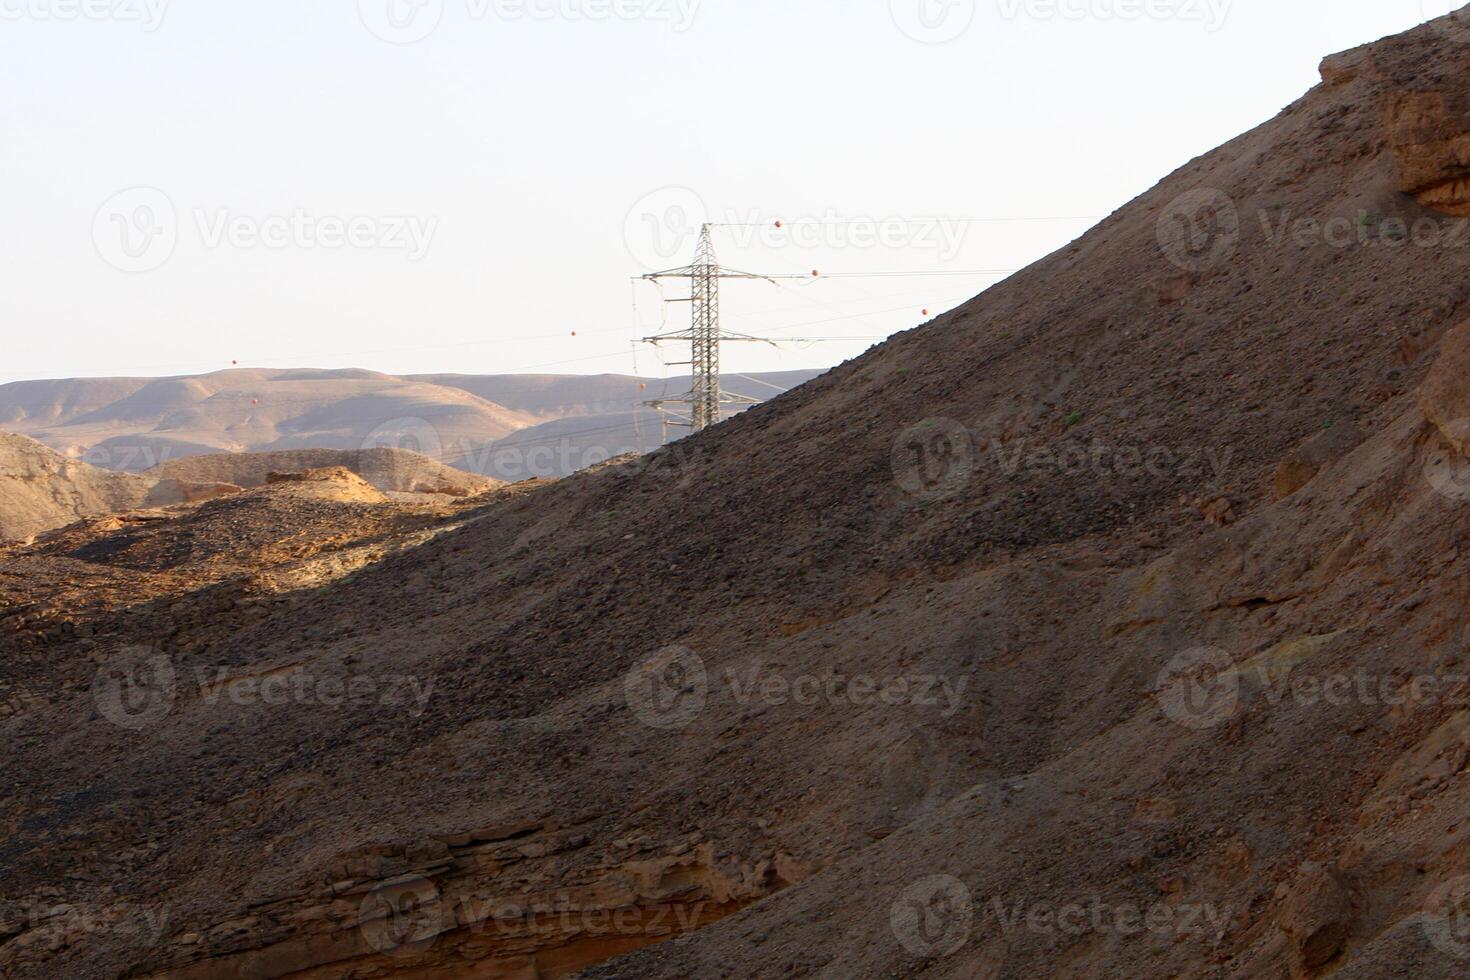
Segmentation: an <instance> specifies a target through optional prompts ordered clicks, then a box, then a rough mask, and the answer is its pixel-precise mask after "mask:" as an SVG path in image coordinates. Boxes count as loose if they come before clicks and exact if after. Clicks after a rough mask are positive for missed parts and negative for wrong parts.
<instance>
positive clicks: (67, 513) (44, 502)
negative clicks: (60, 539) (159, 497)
mask: <svg viewBox="0 0 1470 980" xmlns="http://www.w3.org/2000/svg"><path fill="white" fill-rule="evenodd" d="M151 488H152V481H149V480H144V479H141V478H139V477H135V476H129V475H127V474H123V473H114V472H112V471H110V470H104V469H101V468H99V467H96V466H89V465H87V464H86V463H82V462H78V461H76V460H71V459H66V458H65V457H63V456H61V455H59V454H58V453H55V452H53V451H52V450H50V449H48V448H47V447H45V446H43V445H41V444H40V443H38V442H36V441H35V440H33V439H27V438H26V437H25V436H19V435H14V434H12V433H8V432H0V541H7V540H12V539H15V538H28V537H31V536H32V535H35V534H39V533H41V532H42V531H47V530H50V529H51V528H54V527H60V526H61V525H63V524H69V523H71V522H72V521H74V520H76V519H77V518H80V517H86V516H88V515H90V514H105V513H111V512H113V511H119V510H127V509H130V508H133V507H138V506H141V505H142V504H143V502H144V500H145V499H146V498H147V496H148V493H149V491H150V489H151Z"/></svg>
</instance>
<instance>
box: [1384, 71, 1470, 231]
mask: <svg viewBox="0 0 1470 980" xmlns="http://www.w3.org/2000/svg"><path fill="white" fill-rule="evenodd" d="M1385 116H1386V118H1385V123H1386V127H1387V129H1388V136H1389V142H1390V143H1391V144H1392V146H1393V153H1394V158H1395V160H1396V161H1397V163H1398V174H1399V189H1400V190H1402V191H1403V192H1404V193H1405V194H1412V195H1414V197H1416V198H1418V200H1419V203H1421V204H1423V205H1424V206H1425V207H1429V208H1433V209H1434V210H1436V211H1440V212H1442V213H1444V214H1452V215H1457V216H1461V217H1464V216H1470V104H1467V100H1466V98H1465V97H1464V93H1462V92H1453V93H1451V92H1442V91H1423V92H1414V91H1409V92H1402V93H1399V94H1397V95H1396V96H1395V97H1394V98H1392V99H1391V100H1390V101H1389V102H1388V103H1387V105H1386V107H1385Z"/></svg>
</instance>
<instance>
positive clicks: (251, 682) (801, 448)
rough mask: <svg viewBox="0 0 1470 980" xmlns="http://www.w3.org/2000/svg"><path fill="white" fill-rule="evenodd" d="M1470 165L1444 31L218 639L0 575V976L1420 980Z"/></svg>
mask: <svg viewBox="0 0 1470 980" xmlns="http://www.w3.org/2000/svg"><path fill="white" fill-rule="evenodd" d="M1466 146H1470V25H1467V24H1465V23H1463V22H1461V21H1460V20H1457V19H1450V20H1444V21H1440V22H1436V23H1434V24H1432V25H1429V26H1427V27H1425V28H1423V29H1420V30H1418V31H1415V32H1411V33H1409V34H1407V35H1403V36H1400V37H1396V38H1391V39H1387V40H1385V41H1382V42H1380V43H1378V44H1375V45H1373V46H1370V47H1368V48H1364V49H1361V50H1357V51H1353V52H1348V53H1347V54H1345V55H1341V56H1337V57H1335V58H1332V59H1329V60H1328V61H1327V62H1326V63H1324V65H1323V83H1322V84H1321V85H1320V86H1318V87H1317V88H1315V89H1313V90H1312V91H1311V92H1310V93H1308V94H1307V95H1306V96H1305V97H1304V98H1302V99H1301V100H1300V101H1298V102H1297V103H1294V104H1293V105H1291V106H1290V107H1288V108H1287V109H1286V110H1285V111H1284V112H1283V113H1282V114H1281V115H1280V116H1279V117H1278V118H1276V119H1275V120H1272V121H1271V122H1269V123H1267V124H1266V125H1264V126H1263V127H1261V128H1260V129H1258V130H1256V131H1254V132H1252V133H1249V134H1246V135H1244V136H1242V137H1240V138H1239V139H1237V140H1235V141H1232V142H1231V143H1229V144H1227V145H1226V146H1224V147H1222V148H1220V149H1219V150H1217V151H1215V152H1213V153H1211V154H1208V155H1206V156H1205V157H1202V158H1200V159H1199V160H1196V161H1193V162H1191V163H1190V164H1188V165H1186V166H1185V167H1184V168H1182V169H1181V170H1180V171H1179V172H1177V173H1175V174H1173V175H1171V176H1170V177H1169V178H1167V179H1166V180H1165V181H1164V182H1163V183H1161V184H1160V185H1159V186H1158V187H1156V188H1155V189H1154V190H1152V191H1150V192H1149V193H1147V194H1145V195H1144V196H1143V197H1141V198H1140V199H1139V200H1137V201H1135V202H1133V203H1131V204H1130V205H1129V206H1127V207H1126V208H1124V209H1123V210H1121V211H1120V212H1118V213H1117V214H1115V215H1113V216H1112V217H1110V218H1109V219H1107V220H1106V221H1104V222H1103V223H1102V224H1101V225H1099V226H1098V227H1097V228H1095V229H1094V230H1092V231H1091V232H1089V233H1088V234H1087V235H1085V236H1084V237H1083V238H1081V239H1079V240H1078V241H1077V242H1076V243H1074V244H1073V245H1072V246H1070V247H1068V248H1066V249H1064V250H1062V251H1061V252H1059V253H1057V254H1055V255H1052V256H1050V257H1048V258H1047V259H1045V260H1043V261H1042V262H1041V263H1038V264H1037V265H1036V266H1034V267H1033V268H1031V269H1028V270H1026V271H1024V272H1022V273H1020V274H1018V275H1017V276H1015V277H1013V278H1012V279H1010V280H1008V281H1007V282H1005V283H1003V284H1001V285H1000V286H997V287H996V288H994V289H992V290H990V291H988V292H986V293H985V294H983V295H981V296H979V297H977V298H976V299H975V300H974V301H972V302H971V303H969V304H968V305H966V306H965V307H962V308H961V309H959V310H957V311H955V312H954V313H952V314H950V315H947V316H945V317H943V318H941V319H940V320H938V321H937V322H935V323H934V324H932V325H929V326H926V327H925V328H922V329H920V330H917V331H913V332H911V333H908V334H905V335H902V336H900V337H897V338H895V339H894V340H892V341H891V342H889V343H887V344H885V345H883V346H882V347H881V348H878V349H876V350H874V351H873V352H871V353H869V354H868V355H865V356H864V357H862V358H860V359H857V360H855V361H853V362H850V363H848V364H845V365H843V366H842V367H840V368H838V369H837V370H835V371H833V372H832V373H830V374H829V375H826V376H824V377H822V378H820V379H818V380H816V381H814V382H812V383H809V384H807V385H804V386H802V387H801V388H799V389H797V390H796V391H793V392H791V393H789V394H786V395H783V396H781V397H779V398H776V399H775V400H773V401H772V402H770V403H767V404H766V405H763V406H761V407H759V408H756V409H753V410H751V411H750V412H748V413H746V414H744V415H742V416H740V417H738V418H736V419H733V420H731V421H729V422H728V423H726V424H723V425H720V426H717V427H715V428H713V429H711V430H709V431H707V432H704V433H701V434H700V435H698V436H695V437H693V438H691V439H688V440H685V441H683V442H681V443H678V444H676V445H674V446H670V447H668V448H666V449H664V450H662V451H660V452H659V453H656V454H654V455H652V456H651V457H648V458H639V459H631V460H621V461H616V462H614V463H611V464H607V465H604V466H600V467H595V468H593V469H591V470H588V471H586V472H584V473H581V474H579V475H577V476H575V477H572V478H569V479H566V480H562V481H559V482H556V483H551V484H546V485H542V486H537V487H529V486H528V487H519V488H514V490H513V491H503V492H501V494H500V496H498V497H495V498H493V499H489V500H486V501H484V502H483V503H482V504H476V505H474V506H473V508H472V509H471V510H470V511H469V512H468V513H466V514H464V515H462V516H461V517H460V518H458V519H457V521H456V522H457V523H462V525H463V526H459V527H457V528H454V527H449V526H445V527H444V528H443V530H444V533H442V534H438V535H437V536H434V537H432V538H431V539H429V540H425V541H423V542H422V543H417V544H414V545H413V546H409V547H402V548H394V549H392V552H391V553H390V554H385V555H384V556H383V557H382V558H381V560H375V561H373V562H371V563H368V564H364V565H362V566H360V567H357V568H354V571H353V573H352V574H350V575H347V576H345V577H338V578H331V579H330V580H325V579H323V580H320V581H319V582H318V583H317V584H313V583H312V582H311V581H308V583H307V584H305V585H303V586H302V587H300V588H293V587H292V586H291V585H290V584H289V582H290V579H289V577H288V579H286V580H285V581H284V583H283V584H282V585H281V586H280V588H281V590H282V591H281V592H279V593H277V594H276V595H275V599H276V600H279V601H272V602H271V603H268V604H264V605H260V606H259V607H258V608H253V609H252V610H251V611H250V612H249V613H248V614H245V613H242V612H241V611H239V606H238V604H234V603H233V600H231V599H227V598H219V599H215V598H214V593H212V592H210V591H209V590H204V591H201V592H198V593H192V592H187V591H185V592H184V593H183V594H181V595H179V596H177V597H176V598H172V599H169V600H168V603H165V602H164V599H163V595H164V591H165V590H163V589H162V588H161V587H158V586H146V585H144V584H138V585H136V586H135V587H134V589H133V591H132V592H131V594H130V595H129V598H128V599H127V600H125V601H124V600H123V599H122V598H121V597H122V594H123V593H122V592H118V593H116V595H117V599H115V600H111V601H109V600H107V599H106V597H107V596H108V595H112V594H113V593H109V592H107V591H106V590H105V589H103V590H99V592H98V593H97V594H99V595H101V596H102V597H103V598H101V599H98V600H95V601H94V602H93V603H92V604H90V605H88V604H85V603H73V602H70V601H67V596H68V595H70V594H71V593H69V592H68V590H77V589H78V588H79V587H78V586H77V585H76V584H75V583H77V582H80V581H84V580H85V578H86V577H92V578H94V579H97V580H101V581H110V580H112V579H113V577H115V576H118V575H122V574H124V572H125V569H124V568H123V567H122V565H121V563H122V562H125V561H126V560H127V559H126V558H125V557H124V556H125V555H126V554H127V553H128V552H129V551H131V550H132V549H131V547H124V546H122V545H121V544H120V543H119V542H121V541H123V540H125V539H119V538H118V537H117V535H118V534H119V533H120V532H119V531H106V530H102V531H99V532H98V533H97V535H96V537H95V538H92V539H87V540H85V541H83V540H79V541H78V542H77V543H76V545H75V547H72V548H70V550H68V551H67V552H65V553H34V552H24V553H20V552H12V553H11V554H9V555H7V556H5V557H4V558H3V559H0V583H3V584H4V587H5V588H7V589H8V590H10V592H9V594H10V595H11V596H14V598H13V599H12V600H10V601H12V602H19V601H20V600H21V599H25V600H26V601H28V602H30V603H32V604H33V608H32V609H31V610H30V611H27V612H25V613H23V614H21V616H20V617H19V618H20V620H21V623H20V625H19V626H18V627H17V628H13V629H10V630H9V631H8V632H7V633H6V634H5V635H4V636H3V638H0V643H3V644H4V649H3V650H0V678H3V679H4V680H5V681H6V683H7V684H9V685H10V689H12V690H23V691H24V692H25V694H24V696H23V697H19V698H18V699H16V700H17V702H18V703H19V704H20V707H19V708H18V709H17V710H15V711H14V712H13V713H12V714H11V716H10V717H9V719H8V720H7V721H5V722H4V725H5V728H4V729H3V731H0V734H3V736H4V737H5V738H6V739H7V742H8V744H11V745H14V746H16V747H17V748H16V750H15V751H14V752H13V753H12V754H11V755H10V756H9V757H8V758H6V759H4V760H3V761H0V779H3V780H4V783H5V785H6V788H7V792H6V794H5V795H4V797H3V799H0V826H3V827H4V829H5V831H6V832H5V834H4V836H3V838H0V840H3V843H0V869H3V875H0V880H4V881H5V883H6V884H5V889H6V891H5V896H6V898H7V899H8V900H9V903H10V904H9V906H8V907H7V911H6V914H5V915H3V916H0V921H3V922H5V923H7V924H6V925H0V966H3V968H4V969H5V971H6V972H7V973H13V974H15V975H17V976H55V975H76V976H119V975H122V976H159V977H191V978H192V977H217V976H255V977H271V976H287V975H291V976H307V977H339V978H340V977H348V976H417V977H470V976H476V977H556V976H566V975H570V974H572V973H576V972H579V971H580V972H581V973H582V974H583V975H586V976H591V977H608V978H612V977H619V978H620V977H640V978H642V977H687V976H726V977H745V976H762V977H764V976H829V977H848V976H864V977H866V976H894V977H899V976H902V977H910V976H924V977H976V976H980V977H1033V976H1075V977H1134V976H1188V977H1222V978H1229V977H1239V978H1242V980H1243V978H1247V977H1252V978H1254V977H1278V976H1279V977H1287V976H1299V977H1315V976H1325V975H1329V974H1331V975H1334V976H1344V977H1383V976H1406V977H1409V976H1412V977H1445V978H1449V977H1460V976H1463V975H1464V973H1465V970H1466V966H1467V963H1470V946H1467V945H1466V943H1465V941H1464V936H1465V930H1464V929H1463V928H1461V926H1462V924H1463V921H1464V920H1463V918H1462V917H1463V915H1464V914H1465V912H1466V900H1467V898H1470V877H1467V876H1470V849H1467V847H1466V840H1467V835H1470V824H1467V823H1466V821H1465V817H1464V814H1465V813H1466V812H1467V807H1470V798H1467V796H1470V780H1467V779H1466V778H1465V772H1466V764H1467V760H1470V727H1467V726H1470V710H1467V709H1470V705H1467V702H1470V675H1467V667H1466V651H1465V640H1466V609H1467V603H1470V592H1467V589H1466V586H1465V583H1466V581H1467V574H1466V573H1467V568H1466V562H1467V561H1470V524H1467V518H1470V510H1467V504H1470V490H1467V489H1466V488H1467V487H1470V478H1467V476H1466V474H1467V471H1470V460H1467V459H1466V457H1465V456H1464V455H1463V436H1462V435H1461V434H1460V428H1459V425H1458V424H1457V422H1456V419H1457V418H1459V417H1460V414H1459V413H1460V411H1461V409H1460V407H1459V406H1460V405H1461V404H1462V401H1463V397H1462V396H1463V394H1464V392H1463V387H1464V382H1463V380H1462V378H1463V376H1462V374H1461V372H1460V371H1458V369H1457V365H1461V364H1463V363H1464V362H1465V359H1466V358H1467V357H1470V340H1467V334H1470V330H1467V329H1458V328H1459V327H1460V325H1461V324H1463V323H1465V322H1466V321H1467V320H1470V287H1467V286H1466V285H1465V272H1466V265H1467V258H1470V254H1467V252H1466V251H1464V249H1463V248H1462V247H1459V246H1457V244H1456V243H1457V242H1462V241H1465V240H1466V239H1464V238H1463V237H1461V236H1463V235H1464V233H1465V228H1464V225H1463V224H1462V223H1461V222H1462V220H1463V219H1461V218H1459V217H1458V216H1457V215H1456V214H1455V213H1454V212H1456V211H1458V210H1459V207H1458V205H1457V204H1456V203H1455V201H1456V198H1455V195H1456V194H1457V193H1458V192H1457V191H1456V190H1455V188H1456V187H1457V186H1458V184H1457V183H1456V182H1457V181H1459V180H1461V179H1462V178H1464V177H1466V176H1470V156H1466V155H1465V153H1464V152H1463V148H1464V147H1466ZM231 502H232V501H219V502H215V503H213V504H207V505H205V506H204V507H202V508H200V509H199V513H200V514H210V515H220V514H227V513H233V512H229V511H226V510H224V508H225V506H226V505H227V504H230V503H231ZM251 521H252V518H250V517H249V516H248V515H245V514H240V515H239V516H238V523H237V518H236V517H233V516H228V517H224V518H223V519H221V520H219V521H218V522H217V523H213V524H210V525H208V526H203V525H201V526H198V527H191V528H183V527H179V528H175V529H165V530H164V531H162V533H160V535H159V536H158V537H157V538H156V540H155V541H154V543H153V545H152V546H151V547H154V548H157V549H158V550H159V553H160V554H167V553H168V549H169V547H170V546H171V545H172V546H176V547H177V548H179V549H180V551H181V553H183V552H187V551H189V550H198V551H199V553H200V554H202V555H216V554H219V553H221V552H222V551H229V550H232V549H230V548H228V547H222V546H221V545H220V544H219V542H220V541H221V540H224V541H228V540H229V535H231V534H235V533H239V532H240V531H241V530H242V529H245V528H254V530H250V532H249V533H250V534H251V535H258V536H259V537H260V539H261V540H262V541H266V540H278V539H280V536H281V533H282V531H285V532H287V533H288V534H289V529H290V527H291V526H292V525H291V523H290V520H289V519H280V520H278V519H275V518H272V521H274V523H272V524H270V525H269V526H271V527H275V528H279V529H280V530H277V531H276V532H275V534H274V537H272V535H270V534H267V533H266V532H265V531H264V530H262V529H259V528H256V526H255V525H254V524H253V523H251ZM329 527H330V524H329V523H327V522H316V523H310V524H308V525H307V526H305V527H304V529H303V530H302V531H301V532H300V533H299V534H289V536H288V537H287V538H286V540H287V541H290V542H293V543H295V544H296V545H297V546H299V547H303V548H311V547H315V545H313V544H312V542H313V541H315V540H317V539H318V538H319V537H320V536H322V535H324V534H326V533H328V528H329ZM78 533H81V532H80V531H79V532H78ZM272 547H273V548H274V547H278V546H276V545H273V546H272ZM238 550H239V551H240V553H241V560H242V561H246V562H251V561H260V562H263V563H265V564H266V571H268V566H269V564H270V563H272V562H275V561H276V560H277V556H276V554H275V553H272V552H270V551H267V550H261V551H259V552H258V553H256V554H257V555H258V557H255V558H252V557H251V555H252V553H251V552H250V551H249V549H238ZM149 560H150V561H152V560H156V559H149ZM240 574H252V573H248V572H245V571H243V570H242V571H241V572H240ZM147 589H152V590H153V591H152V592H149V591H146V590H147ZM81 592H82V594H83V595H86V594H91V593H89V592H87V590H85V589H83V590H81ZM154 594H157V595H158V596H159V598H157V599H152V600H148V601H143V600H144V597H145V596H148V595H154ZM177 603H185V604H188V606H187V608H189V609H190V610H196V609H197V610H199V611H191V612H189V613H187V614H185V613H183V612H180V611H178V609H177V608H176V606H175V605H172V604H177ZM211 603H213V605H211ZM195 604H197V605H195ZM216 608H217V609H218V611H217V612H210V613H204V612H202V611H203V610H215V609H216ZM353 690H356V691H357V692H358V696H357V697H349V696H348V692H351V691H353ZM267 691H269V692H270V694H269V695H267Z"/></svg>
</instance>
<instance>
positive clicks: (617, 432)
mask: <svg viewBox="0 0 1470 980" xmlns="http://www.w3.org/2000/svg"><path fill="white" fill-rule="evenodd" d="M817 373H818V372H815V371H795V372H783V373H776V374H763V375H751V376H750V377H742V376H738V375H732V376H730V378H729V379H728V380H727V384H726V387H727V388H728V389H729V390H731V391H734V392H737V393H740V394H746V395H748V396H749V397H753V398H758V399H765V398H768V397H770V396H771V395H773V394H776V393H779V392H780V391H783V390H785V389H787V388H790V387H794V386H795V385H797V384H799V383H801V382H802V381H806V380H808V379H810V378H812V377H814V376H815V375H816V374H817ZM688 386H689V382H688V379H687V378H683V379H680V378H673V379H651V378H635V377H632V376H624V375H603V376H593V377H585V378H584V377H570V376H555V375H526V376H520V375H504V376H494V375H486V376H475V375H425V376H419V377H403V378H399V377H393V376H391V375H386V374H379V373H377V372H373V371H362V370H335V371H323V370H305V369H298V370H275V369H246V368H241V369H233V370H228V371H218V372H214V373H212V374H204V375H196V376H185V377H176V378H157V379H138V378H73V379H66V380H59V381H20V382H14V383H11V384H6V385H0V429H7V430H10V431H14V432H19V433H22V434H24V435H28V436H30V437H31V438H33V439H36V440H38V441H40V442H43V443H45V444H46V445H48V446H51V447H52V448H53V449H56V450H57V451H58V452H61V453H63V454H64V455H68V456H71V457H75V458H80V459H82V460H84V461H86V462H89V463H92V464H93V465H96V466H101V467H105V468H108V469H117V470H126V471H129V472H141V471H143V470H147V469H151V468H153V467H155V466H159V465H162V464H165V463H169V462H171V461H176V460H180V459H184V458H187V457H191V456H199V455H218V454H220V453H226V452H254V453H259V452H281V451H295V450H304V449H334V450H344V451H355V450H360V449H376V448H392V449H403V450H407V451H411V452H418V453H421V454H424V455H428V456H431V457H433V458H434V459H437V460H439V461H441V462H445V463H448V464H450V465H452V466H456V467H459V468H461V469H466V470H470V471H472V472H475V473H477V474H478V475H481V476H485V477H488V478H492V479H497V480H507V481H515V480H520V479H525V478H528V477H549V476H566V475H569V474H570V473H572V472H575V471H576V470H577V469H580V468H583V467H584V466H588V465H595V464H596V463H598V462H601V461H603V460H606V459H609V458H611V457H613V456H619V455H622V454H624V453H626V452H630V451H635V452H644V451H651V450H653V449H657V448H658V447H659V446H661V445H663V444H664V442H665V441H668V440H670V439H674V438H678V436H679V435H682V434H683V431H682V430H678V429H670V430H667V431H666V430H665V428H664V427H663V426H661V425H660V424H659V422H658V416H657V413H656V412H653V411H651V410H649V409H646V408H645V409H641V410H640V411H639V413H638V416H639V417H635V415H634V413H633V409H634V406H635V405H640V404H641V403H642V402H643V401H645V400H647V399H649V398H654V397H659V396H661V395H677V394H679V393H680V392H682V391H684V390H687V388H688ZM496 399H504V401H497V400H496ZM566 419H575V420H576V422H575V423H574V424H570V425H569V424H560V425H558V424H557V423H559V422H561V421H562V420H566ZM543 425H550V428H547V429H544V430H543V429H541V426H543ZM568 433H571V435H570V436H569V435H568Z"/></svg>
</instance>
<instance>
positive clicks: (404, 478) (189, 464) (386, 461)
mask: <svg viewBox="0 0 1470 980" xmlns="http://www.w3.org/2000/svg"><path fill="white" fill-rule="evenodd" d="M334 467H336V468H342V469H345V470H348V471H350V472H352V473H354V474H356V475H357V476H359V477H361V478H362V479H364V480H366V481H367V482H368V483H370V484H372V485H373V486H374V487H376V488H377V489H378V490H381V491H384V492H386V493H442V494H448V495H450V496H455V497H469V496H474V495H476V494H480V493H484V492H485V491H487V490H490V489H493V488H494V487H495V486H497V485H498V481H495V480H491V479H488V478H486V477H482V476H477V475H475V474H473V473H466V472H464V471H463V470H457V469H454V468H453V467H450V466H446V465H445V464H444V463H441V462H439V461H438V460H436V459H430V458H429V457H427V456H424V455H422V454H420V453H413V452H409V451H407V450H403V449H358V450H341V449H298V450H283V451H281V452H274V453H223V454H219V455H214V456H187V457H184V458H183V459H174V460H169V461H168V462H166V463H161V464H159V465H158V466H155V467H153V468H152V469H150V470H148V471H147V472H146V473H144V474H143V475H144V476H145V477H149V478H152V479H156V480H182V481H186V482H190V483H229V484H234V485H236V486H240V487H260V486H264V485H265V484H266V483H267V481H268V479H269V477H270V474H272V473H299V472H302V471H305V470H315V469H328V468H334Z"/></svg>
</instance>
